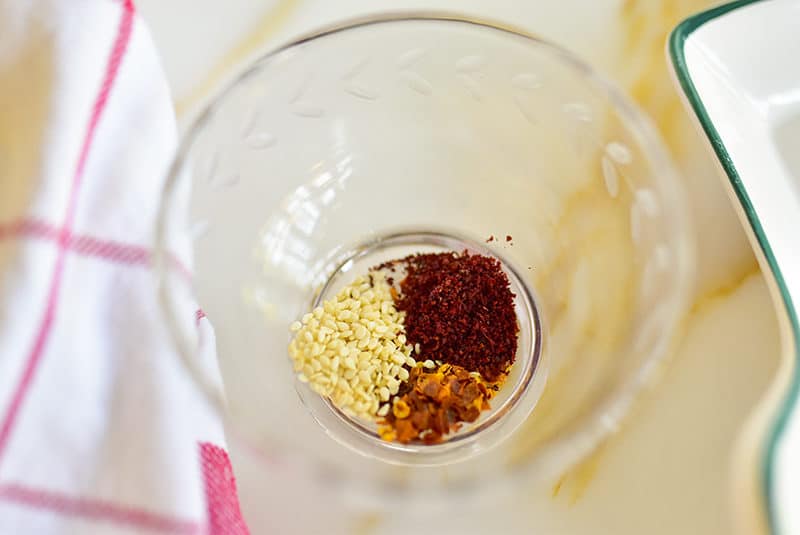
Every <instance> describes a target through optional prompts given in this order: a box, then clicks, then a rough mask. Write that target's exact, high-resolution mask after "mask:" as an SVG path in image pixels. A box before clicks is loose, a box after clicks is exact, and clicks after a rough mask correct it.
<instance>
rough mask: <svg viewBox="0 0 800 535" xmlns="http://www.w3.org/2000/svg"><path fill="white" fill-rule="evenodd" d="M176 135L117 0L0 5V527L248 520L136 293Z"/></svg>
mask: <svg viewBox="0 0 800 535" xmlns="http://www.w3.org/2000/svg"><path fill="white" fill-rule="evenodd" d="M175 143H176V127H175V121H174V113H173V110H172V104H171V100H170V96H169V91H168V88H167V85H166V82H165V78H164V75H163V73H162V71H161V67H160V65H159V62H158V58H157V55H156V53H155V50H154V47H153V44H152V42H151V40H150V37H149V35H148V33H147V31H146V29H145V28H144V27H143V24H142V23H141V21H140V20H139V19H138V18H137V16H136V13H135V7H134V6H133V4H132V2H131V1H130V0H120V1H114V0H69V1H64V0H0V534H23V533H24V534H39V533H42V534H50V533H80V534H85V533H103V534H105V533H110V534H117V533H120V534H121V533H137V534H138V533H150V532H153V533H212V534H216V533H220V534H222V533H224V534H237V533H246V532H247V528H246V527H245V525H244V523H243V521H242V520H241V516H240V514H239V507H238V504H237V500H236V495H235V488H234V484H233V478H232V475H231V470H230V464H229V463H228V459H227V454H226V453H225V451H224V450H223V449H222V448H221V447H220V446H222V445H223V432H222V427H221V424H220V422H219V421H218V417H217V416H216V415H215V414H214V412H213V411H212V410H211V408H210V407H209V406H208V405H207V404H206V403H205V401H204V399H203V398H202V397H201V395H200V393H199V392H198V390H197V388H196V387H195V386H194V385H193V384H192V382H191V380H190V379H189V377H188V375H187V374H186V372H185V370H184V369H183V368H182V367H181V363H180V361H179V360H178V358H177V356H176V355H175V354H174V350H173V348H172V346H171V343H170V340H169V338H168V335H167V333H166V332H165V328H164V326H163V324H162V322H161V321H160V320H159V318H160V313H159V310H158V303H157V299H156V295H155V291H154V289H153V276H152V273H151V270H150V267H149V264H150V256H151V252H150V250H149V247H150V244H151V243H152V233H153V228H154V223H155V218H156V212H157V209H158V201H159V195H160V191H161V186H162V184H163V178H164V173H165V171H166V168H167V166H168V164H169V161H170V158H171V157H172V154H173V151H174V149H175ZM195 313H197V321H198V328H200V329H210V326H208V325H207V322H206V321H205V320H204V319H203V317H202V313H200V312H199V311H198V312H196V311H195V310H189V311H187V314H195Z"/></svg>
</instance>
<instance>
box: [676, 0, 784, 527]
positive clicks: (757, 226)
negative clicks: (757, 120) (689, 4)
mask: <svg viewBox="0 0 800 535" xmlns="http://www.w3.org/2000/svg"><path fill="white" fill-rule="evenodd" d="M760 1H763V0H738V1H735V2H731V3H729V4H725V5H722V6H719V7H717V8H714V9H711V10H708V11H704V12H703V13H700V14H698V15H694V16H692V17H689V18H688V19H686V20H684V21H683V22H681V23H680V24H679V25H678V26H677V27H676V28H675V29H674V30H673V32H672V34H671V35H670V38H669V53H670V56H671V58H672V63H673V65H674V67H675V73H676V75H677V78H678V81H679V82H680V85H681V88H682V89H683V92H684V93H685V94H686V98H687V99H688V101H689V103H690V104H691V106H692V109H693V110H694V112H695V114H696V115H697V118H698V120H699V121H700V125H701V126H702V128H703V131H704V132H705V133H706V136H708V139H709V141H711V146H712V147H713V149H714V152H715V153H716V155H717V157H718V158H719V161H720V162H721V163H722V167H723V169H724V170H725V173H726V174H727V175H728V179H729V180H730V182H731V185H732V186H733V191H734V192H735V193H736V196H737V197H738V199H739V202H740V203H741V205H742V208H743V209H744V212H745V215H746V216H747V219H748V221H749V222H750V226H751V227H752V229H753V233H754V234H755V237H756V240H757V241H758V245H759V247H760V248H761V251H762V252H763V254H764V258H765V259H766V261H767V264H769V268H770V270H771V271H772V276H773V277H774V278H775V282H776V284H777V286H778V289H779V291H780V294H781V297H782V299H783V305H784V308H785V310H786V314H787V316H788V318H789V321H790V323H791V326H792V331H793V337H794V350H795V356H796V357H798V356H800V323H799V322H798V317H797V313H796V312H795V308H794V304H793V303H792V298H791V296H790V295H789V291H788V289H787V287H786V282H785V280H784V278H783V274H782V273H781V270H780V267H779V266H778V263H777V261H776V260H775V256H774V254H773V252H772V248H771V247H770V244H769V240H768V239H767V236H766V235H765V234H764V229H763V228H762V226H761V222H760V221H759V219H758V214H757V213H756V211H755V209H754V208H753V204H752V202H751V201H750V197H749V196H748V195H747V190H746V189H745V187H744V185H743V184H742V180H741V177H740V176H739V173H738V172H737V170H736V167H735V166H734V165H733V161H732V160H731V157H730V155H729V154H728V152H727V150H726V148H725V145H724V143H723V142H722V139H721V137H720V135H719V133H718V132H717V130H716V128H714V124H713V123H712V121H711V119H710V118H709V116H708V112H707V111H706V109H705V107H704V106H703V102H702V100H701V99H700V95H699V94H698V93H697V89H696V88H695V86H694V82H693V81H692V78H691V76H690V75H689V69H688V67H687V65H686V56H685V54H684V43H685V41H686V39H687V38H688V37H689V35H691V34H692V32H694V31H695V30H696V29H697V28H699V27H700V26H702V25H703V24H705V23H706V22H709V21H711V20H713V19H715V18H717V17H720V16H722V15H725V14H726V13H728V12H730V11H733V10H734V9H738V8H741V7H744V6H747V5H749V4H753V3H755V2H760ZM798 397H800V366H798V365H796V366H795V367H794V373H793V377H792V381H791V384H790V386H789V389H788V392H787V393H786V395H785V398H784V399H783V401H782V402H781V404H780V405H779V408H778V411H777V415H776V417H775V420H774V422H773V423H772V424H771V428H770V431H769V433H768V438H767V443H766V445H767V447H766V450H765V451H764V455H763V458H762V460H761V463H762V465H761V466H762V471H761V482H762V485H763V492H764V500H765V502H766V513H767V522H768V524H769V526H768V527H769V529H770V530H771V531H772V532H773V533H777V532H778V517H777V511H776V507H777V504H776V500H775V485H774V484H775V468H776V466H775V465H776V461H775V457H776V455H777V447H778V442H779V441H780V439H781V437H782V436H783V434H784V433H785V431H786V426H787V423H788V421H789V415H790V414H791V412H792V409H793V408H794V405H795V404H796V403H797V401H798Z"/></svg>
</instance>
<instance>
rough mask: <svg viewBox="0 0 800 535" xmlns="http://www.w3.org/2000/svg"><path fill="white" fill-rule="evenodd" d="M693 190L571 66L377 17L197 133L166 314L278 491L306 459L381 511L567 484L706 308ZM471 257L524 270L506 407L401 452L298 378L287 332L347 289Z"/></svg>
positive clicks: (333, 34)
mask: <svg viewBox="0 0 800 535" xmlns="http://www.w3.org/2000/svg"><path fill="white" fill-rule="evenodd" d="M683 195H684V194H683V191H682V190H681V187H680V184H679V180H678V179H677V178H676V175H675V171H674V168H673V166H672V164H671V162H670V160H669V158H668V157H667V155H666V153H665V150H664V148H663V147H662V144H661V143H660V141H659V140H658V138H657V136H656V134H655V133H654V131H653V129H652V128H651V126H650V125H649V124H648V121H647V120H646V119H645V118H644V117H643V116H642V114H641V113H640V112H638V111H637V110H636V109H635V108H634V107H633V106H632V105H631V104H630V103H629V102H628V101H627V100H626V99H625V98H624V97H623V96H622V95H621V94H620V93H619V91H618V90H616V89H615V88H614V87H612V86H611V85H610V84H609V83H608V82H607V81H605V80H604V79H603V78H602V77H600V76H599V75H598V74H596V73H595V72H593V71H592V69H591V68H590V67H588V66H587V65H585V64H584V63H582V62H581V61H580V60H578V59H576V58H575V57H573V56H572V55H571V54H570V53H568V52H566V51H565V50H563V49H561V48H559V47H557V46H554V45H552V44H549V43H546V42H543V41H540V40H538V39H535V38H533V37H530V36H526V35H523V34H522V33H519V32H516V31H511V30H507V29H501V28H497V27H492V26H489V25H486V24H481V23H476V22H474V21H466V20H459V19H457V18H455V17H448V16H410V15H404V16H402V17H387V18H383V19H377V20H376V19H373V20H370V21H362V22H356V23H352V24H350V25H347V26H345V27H338V28H335V29H330V30H326V31H323V32H320V33H318V34H315V35H313V36H310V37H308V38H304V39H301V40H298V41H296V42H294V43H292V44H290V45H287V46H285V47H283V48H281V49H279V50H277V51H275V52H273V53H270V54H267V55H266V56H264V57H262V58H260V59H259V60H257V61H256V62H255V63H254V64H253V65H252V66H251V67H250V68H248V69H247V70H246V72H244V74H242V75H241V76H239V77H238V78H237V79H236V80H235V81H234V82H233V83H232V84H231V85H230V86H229V87H228V88H227V89H226V90H225V91H224V92H222V93H221V94H220V95H219V96H218V97H217V98H216V99H215V100H214V101H213V102H212V103H211V105H210V106H209V107H208V109H207V110H206V111H205V112H204V113H203V114H202V115H201V116H200V118H199V119H198V120H197V121H196V123H195V124H194V125H193V126H192V127H191V128H190V129H189V131H188V133H187V134H186V136H185V138H184V140H183V142H182V145H181V148H180V151H179V153H178V156H177V159H176V162H175V164H174V166H173V168H172V171H171V173H170V176H169V178H168V180H167V183H166V186H165V189H164V195H163V200H162V206H161V209H160V215H159V224H158V233H157V234H158V236H157V247H156V249H157V259H158V261H157V272H158V279H159V282H160V284H159V292H160V299H161V302H162V304H163V309H164V314H165V318H166V321H167V323H168V326H169V329H170V333H171V335H172V337H173V339H174V341H175V344H176V347H177V349H178V353H179V354H180V356H181V357H182V358H183V360H184V362H185V363H186V364H187V367H188V369H189V370H190V372H191V374H192V376H193V377H194V379H195V380H196V381H197V383H198V385H199V386H200V387H201V388H202V389H203V391H204V392H205V393H207V394H208V396H209V399H210V400H211V401H212V402H213V403H214V404H215V405H216V406H217V407H219V409H220V411H222V413H223V414H224V416H225V421H226V426H227V429H228V433H229V435H230V437H231V440H234V441H240V442H241V443H242V444H245V445H246V446H247V447H248V448H249V449H250V450H252V451H255V452H258V453H259V454H260V455H262V456H263V457H264V458H265V459H266V460H269V462H265V463H264V470H265V477H268V472H267V471H268V467H269V463H270V462H276V461H277V460H279V459H284V460H287V461H292V462H299V463H300V464H301V465H302V466H303V467H304V468H305V469H307V470H308V472H310V473H311V474H313V475H315V476H319V481H320V482H325V483H327V484H334V485H337V486H338V487H339V488H342V489H348V490H355V491H356V493H355V494H356V495H359V496H369V497H371V498H378V501H379V502H380V501H381V500H383V499H384V498H386V499H388V500H389V501H388V502H386V503H396V501H397V500H398V499H402V498H405V499H409V500H414V499H417V500H419V501H421V502H424V501H429V500H431V499H446V498H454V497H459V499H461V498H462V497H463V496H465V495H467V494H471V491H472V490H477V489H482V488H487V487H489V486H492V485H490V482H494V483H493V484H494V485H497V484H500V483H508V482H514V481H517V480H520V479H527V478H531V477H550V476H553V475H557V474H558V473H559V472H561V471H563V470H564V469H566V468H567V467H568V466H570V465H571V464H572V463H574V462H576V461H577V460H579V459H580V458H581V457H583V456H585V455H586V454H587V453H588V452H590V451H591V450H592V449H593V448H595V447H596V446H597V445H598V444H599V443H600V442H601V441H602V440H603V438H605V437H606V436H608V435H609V434H610V433H611V432H613V431H614V430H615V429H617V427H618V425H619V423H620V421H621V419H622V418H623V416H624V415H625V414H626V413H627V412H628V411H629V409H630V407H631V405H632V402H633V400H634V398H635V397H636V395H637V393H638V392H639V391H640V390H641V389H642V388H643V387H644V386H645V385H646V384H647V383H648V382H649V381H650V379H651V378H652V377H653V376H654V375H655V374H654V372H655V371H656V370H657V369H658V367H659V365H660V364H661V362H662V361H663V359H664V357H665V355H666V354H667V353H668V348H669V344H670V341H671V340H672V338H673V334H674V331H675V327H676V324H677V322H678V320H679V319H680V317H681V315H682V314H683V312H684V311H685V308H686V304H687V295H688V292H689V289H690V281H691V276H692V268H693V260H692V240H691V225H690V222H689V220H688V216H687V212H686V209H685V202H684V196H683ZM462 249H469V250H472V251H477V252H483V253H485V254H490V255H494V256H496V257H497V258H499V259H500V260H501V261H502V263H503V267H504V269H505V271H506V273H507V274H508V275H509V276H510V278H511V281H512V286H513V288H514V291H515V294H516V303H515V304H516V306H517V312H518V319H519V322H520V328H521V338H520V340H521V343H520V349H519V351H518V354H517V363H516V364H515V365H514V370H515V371H514V372H513V373H512V376H513V377H512V379H510V380H509V383H510V384H509V385H508V389H507V393H506V394H505V395H504V396H505V397H503V398H502V399H499V400H498V401H497V402H495V403H493V407H494V408H493V410H492V411H490V412H489V413H488V414H486V415H485V416H484V417H482V418H481V419H480V420H479V421H478V422H476V424H475V425H474V426H470V427H468V428H467V429H465V430H464V431H463V432H460V433H459V434H458V435H457V436H454V437H453V439H452V440H450V441H447V442H445V443H444V444H441V445H438V446H435V447H431V446H414V445H410V446H403V445H398V444H395V443H387V442H384V441H381V440H380V439H378V438H377V436H376V435H375V433H374V429H371V428H370V427H369V426H364V425H359V424H358V422H355V421H353V420H351V419H349V418H348V417H346V416H344V415H343V414H342V413H341V412H339V411H337V410H336V408H335V407H333V406H332V404H331V403H329V402H327V401H326V400H324V399H323V398H321V397H320V396H318V395H316V394H314V393H313V392H311V391H310V390H309V389H308V388H307V385H305V384H303V383H300V382H299V381H297V380H296V379H295V377H294V374H293V371H292V366H291V362H290V360H289V358H288V355H287V345H288V342H289V340H290V333H289V328H288V327H289V325H290V323H292V322H293V321H295V320H297V319H298V318H299V317H301V316H302V315H303V314H304V313H306V312H308V311H309V310H310V309H311V308H312V307H313V306H314V305H315V303H317V302H319V300H320V299H322V298H324V297H325V296H326V295H329V293H330V292H332V291H334V289H335V288H337V287H338V286H337V285H339V286H341V284H342V283H347V282H349V281H350V280H351V279H352V277H353V276H354V273H357V272H359V270H362V271H361V272H363V268H364V266H368V265H374V264H375V263H378V262H379V261H380V259H381V258H386V257H387V255H388V256H395V257H396V256H402V254H405V253H408V252H415V251H420V250H455V251H460V250H462ZM176 259H184V261H183V263H181V262H180V261H178V260H176ZM198 303H199V306H200V307H202V310H203V311H204V315H205V316H206V317H207V318H208V321H210V323H211V325H212V326H213V334H214V338H212V337H211V335H210V334H209V333H207V332H205V331H204V330H203V329H198V326H197V324H196V322H195V318H196V317H198V318H199V317H200V316H201V314H199V313H198V315H197V316H196V315H195V309H196V308H197V306H198V305H197V304H198ZM215 351H216V355H217V359H218V366H219V369H218V370H217V364H216V362H215V359H214V352H215ZM514 374H516V375H514Z"/></svg>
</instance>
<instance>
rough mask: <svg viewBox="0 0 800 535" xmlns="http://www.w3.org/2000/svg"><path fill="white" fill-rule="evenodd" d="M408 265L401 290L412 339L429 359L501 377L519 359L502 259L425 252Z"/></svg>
mask: <svg viewBox="0 0 800 535" xmlns="http://www.w3.org/2000/svg"><path fill="white" fill-rule="evenodd" d="M399 263H402V264H405V266H406V277H405V278H404V279H403V280H402V281H401V282H400V292H399V293H398V294H393V297H394V299H395V304H396V306H397V308H398V310H401V311H403V312H405V313H406V318H405V328H406V338H407V340H408V343H409V344H411V345H412V346H413V345H416V344H419V345H420V349H421V354H422V355H424V356H425V358H427V359H432V360H438V361H441V362H444V363H449V364H453V365H457V366H460V367H462V368H465V369H467V370H470V371H477V372H479V373H480V374H481V375H482V376H483V377H484V378H486V380H487V381H490V382H494V381H497V380H498V379H500V378H501V377H502V376H503V375H504V374H505V373H506V372H507V370H508V368H509V367H510V366H511V364H513V362H514V358H515V356H516V352H517V335H518V333H519V326H518V324H517V316H516V312H515V310H514V294H513V293H512V292H511V288H510V283H509V281H508V276H507V275H506V273H505V272H504V271H503V269H502V267H501V265H500V261H499V260H497V259H496V258H492V257H489V256H483V255H478V254H469V253H468V252H467V251H464V252H463V253H461V254H457V253H431V254H419V255H412V256H409V257H406V258H404V259H402V260H399V261H396V262H395V264H399Z"/></svg>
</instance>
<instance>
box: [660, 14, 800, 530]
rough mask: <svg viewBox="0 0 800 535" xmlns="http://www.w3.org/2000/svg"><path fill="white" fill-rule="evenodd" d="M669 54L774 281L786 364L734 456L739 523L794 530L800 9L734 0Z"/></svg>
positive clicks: (673, 42)
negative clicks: (736, 0) (734, 0)
mask: <svg viewBox="0 0 800 535" xmlns="http://www.w3.org/2000/svg"><path fill="white" fill-rule="evenodd" d="M669 52H670V55H671V59H672V63H673V66H674V69H675V75H676V78H677V81H678V83H679V84H680V86H681V88H682V89H683V93H684V95H685V97H686V102H687V104H688V105H689V107H690V108H691V110H692V111H693V112H694V113H695V115H696V116H697V119H698V121H699V124H700V126H701V127H702V129H703V131H704V132H705V134H706V135H707V136H708V138H709V141H710V142H711V147H712V148H713V150H714V152H715V153H716V155H717V157H718V159H719V161H720V163H721V166H722V168H723V170H724V172H725V173H726V174H727V176H728V178H729V180H730V189H729V191H730V193H731V195H732V196H733V198H734V200H735V201H736V202H737V204H738V205H739V206H740V208H741V210H740V214H741V216H742V218H743V221H744V222H745V223H746V226H747V227H748V229H749V231H750V237H751V240H752V242H753V245H754V248H755V249H756V253H757V255H758V256H759V261H760V262H761V265H762V270H763V271H764V273H765V275H767V278H768V279H771V280H770V283H771V287H772V290H773V296H774V303H775V307H776V310H777V313H778V316H779V318H780V322H781V326H782V338H783V348H784V359H783V365H782V367H781V369H780V372H779V374H778V376H777V377H776V378H775V381H774V383H773V385H772V388H771V389H770V391H769V392H768V393H767V394H766V395H765V397H764V399H763V401H762V403H761V405H760V406H759V407H758V408H757V409H756V411H755V412H754V414H753V416H752V418H751V419H750V421H749V422H748V425H747V426H746V427H745V429H744V431H743V432H742V435H741V440H740V444H739V445H738V449H737V455H736V456H735V458H734V473H735V476H736V479H735V485H734V487H735V493H734V500H735V501H734V504H735V510H736V513H737V515H739V517H740V518H739V519H738V520H739V522H738V524H739V525H740V526H741V528H742V531H743V532H748V533H749V532H753V531H755V530H757V531H760V532H764V531H770V532H772V533H780V534H791V533H800V508H798V503H800V401H798V397H799V396H798V394H799V393H800V370H798V355H800V351H798V348H799V347H800V345H799V344H800V327H799V324H798V311H797V306H798V304H800V244H799V243H798V237H797V235H798V228H800V2H798V1H797V0H761V1H759V0H740V1H738V2H733V3H730V4H726V5H724V6H720V7H718V8H716V9H712V10H710V11H706V12H704V13H701V14H699V15H696V16H694V17H691V18H689V19H687V20H686V21H684V22H683V23H682V24H680V25H679V26H678V27H677V28H676V29H675V31H674V32H673V34H672V36H671V39H670V44H669ZM753 313H754V314H760V313H763V311H753Z"/></svg>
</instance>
